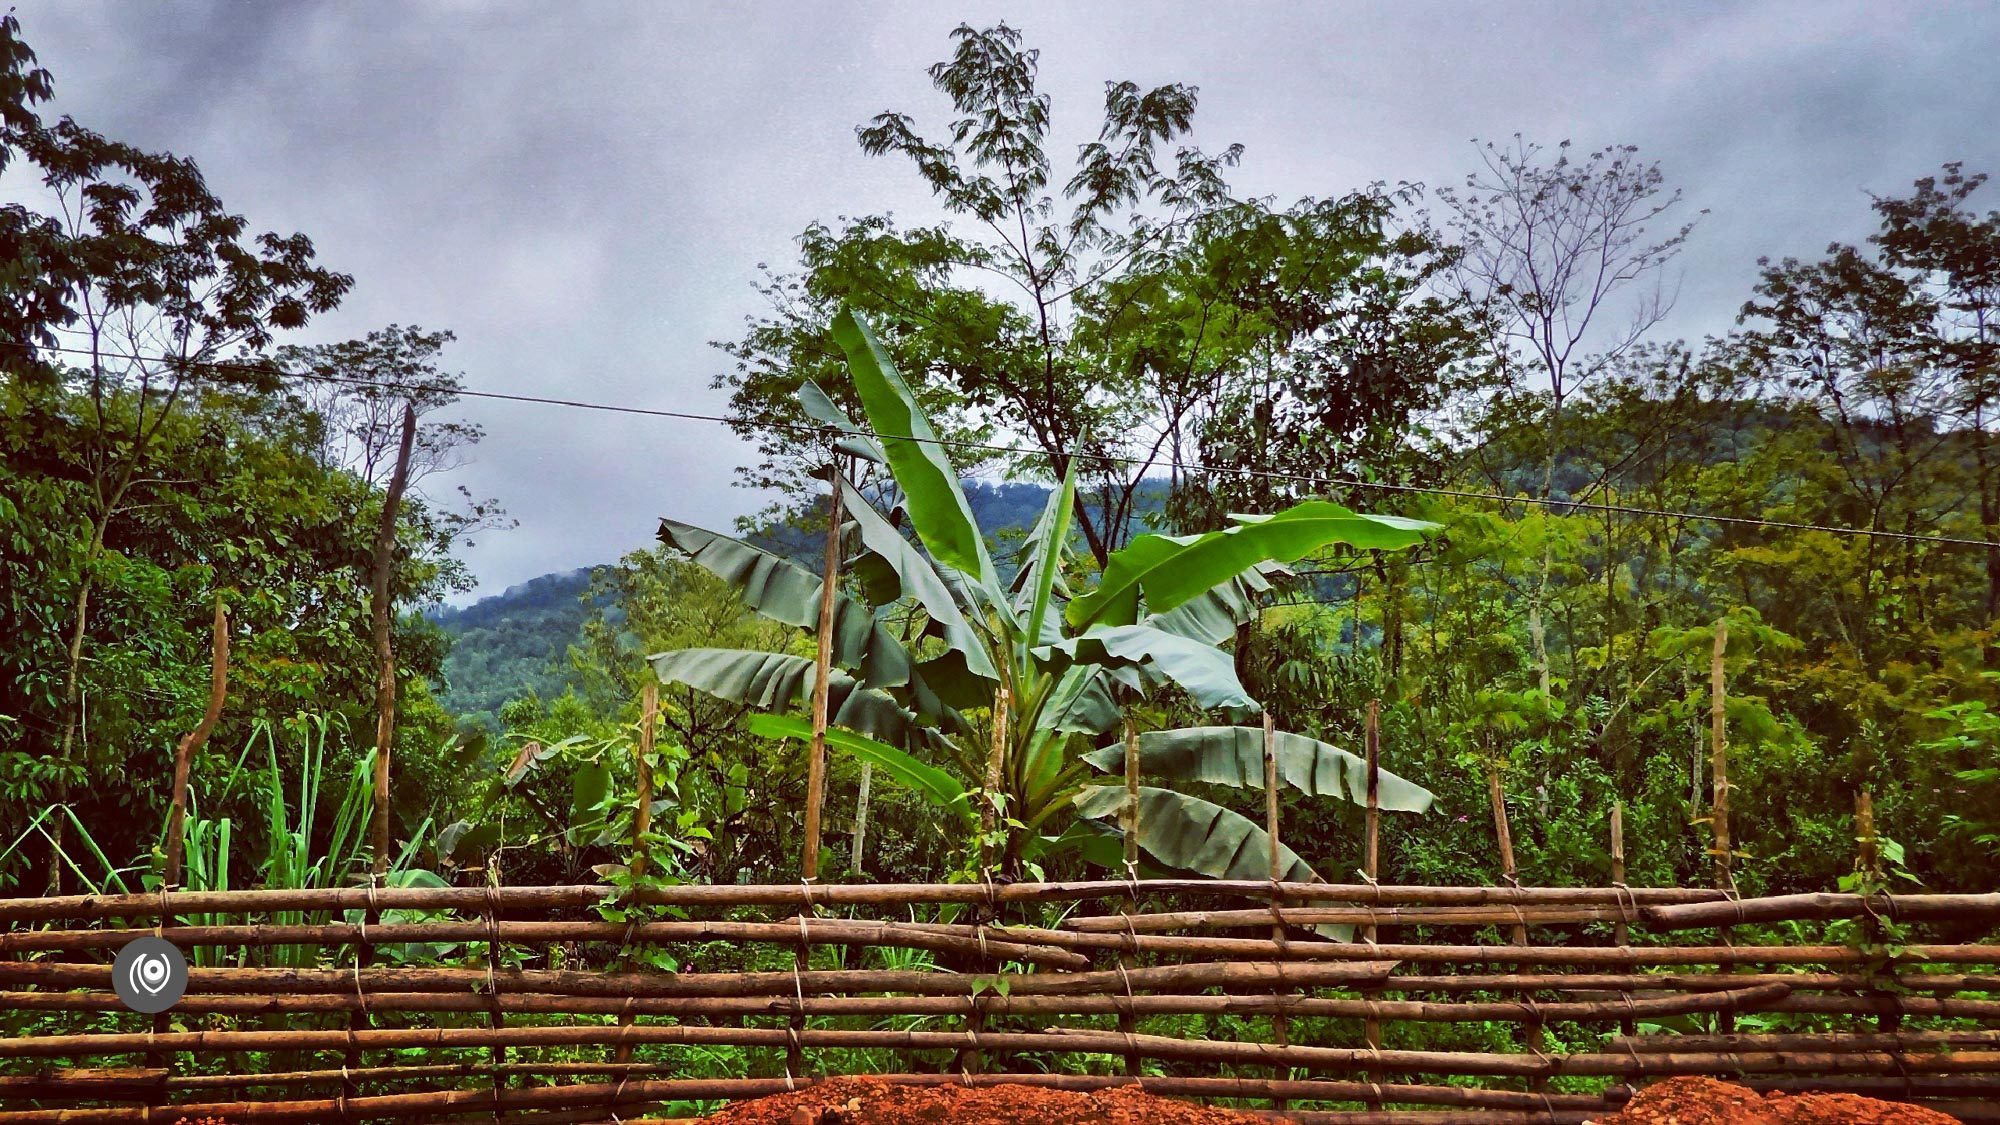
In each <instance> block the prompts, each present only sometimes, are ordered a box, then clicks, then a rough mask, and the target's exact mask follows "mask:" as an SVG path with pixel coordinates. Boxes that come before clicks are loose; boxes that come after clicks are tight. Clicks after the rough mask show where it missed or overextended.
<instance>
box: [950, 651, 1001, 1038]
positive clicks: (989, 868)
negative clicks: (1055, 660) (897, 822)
mask: <svg viewBox="0 0 2000 1125" xmlns="http://www.w3.org/2000/svg"><path fill="white" fill-rule="evenodd" d="M1013 699H1014V693H1013V692H1012V691H1011V690H1010V689H1009V688H1008V687H1007V685H1006V684H1001V685H1000V687H999V689H998V690H996V691H995V692H994V693H993V744H992V748H991V749H990V750H989V751H988V752H987V755H986V779H985V780H986V788H985V791H984V793H983V794H982V797H983V800H981V802H980V810H979V877H980V879H981V881H983V882H984V883H985V884H986V886H987V888H988V891H989V896H988V899H987V901H986V903H985V904H983V905H982V906H980V907H978V908H976V910H975V912H974V914H973V922H974V924H975V925H978V926H989V925H992V924H993V923H994V922H995V921H997V920H998V911H999V900H998V898H997V897H994V896H992V895H991V894H990V891H991V889H992V887H993V867H994V862H995V857H994V854H993V847H992V845H991V844H990V843H989V842H988V841H989V840H990V839H991V838H992V837H993V834H994V831H995V828H996V826H997V825H998V823H999V815H998V814H999V811H1000V809H999V796H998V795H999V793H1000V785H1001V781H1002V779H1003V778H1004V776H1005V770H1006V764H1007V719H1008V717H1009V715H1010V712H1011V708H1012V706H1013ZM979 968H980V971H981V972H985V973H991V972H993V971H994V968H995V962H994V960H993V959H992V958H990V957H980V958H979ZM972 1005H973V1006H972V1011H970V1012H968V1013H966V1016H965V1037H966V1039H967V1040H968V1041H969V1045H968V1046H966V1047H965V1048H963V1049H961V1050H960V1051H959V1052H958V1069H959V1072H960V1073H962V1074H966V1075H972V1074H978V1073H980V1071H982V1070H983V1069H985V1057H984V1052H982V1051H981V1050H980V1048H979V1033H980V1032H981V1031H983V1030H985V1029H986V1009H985V1006H984V1005H983V1004H981V1003H980V1001H979V995H978V994H977V993H975V994H974V995H973V997H972Z"/></svg>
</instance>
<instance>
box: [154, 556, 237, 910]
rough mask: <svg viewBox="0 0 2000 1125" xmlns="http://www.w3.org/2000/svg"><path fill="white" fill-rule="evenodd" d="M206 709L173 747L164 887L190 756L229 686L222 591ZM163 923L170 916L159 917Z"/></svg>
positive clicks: (172, 886)
mask: <svg viewBox="0 0 2000 1125" xmlns="http://www.w3.org/2000/svg"><path fill="white" fill-rule="evenodd" d="M208 652H209V657H208V709H207V710H206V711H204V712H202V716H201V722H200V723H198V724H196V725H195V728H194V729H193V730H191V731H189V732H188V733H187V735H186V737H184V738H182V739H181V744H180V745H179V746H177V747H175V748H174V791H173V792H174V795H173V804H172V806H171V811H169V812H168V813H167V855H166V867H165V870H164V876H165V882H164V883H163V885H164V886H165V887H166V888H167V889H168V890H177V889H179V887H180V885H181V859H182V855H183V853H184V851H185V847H186V840H185V839H184V837H185V836H186V834H187V830H186V828H185V827H184V825H185V823H186V819H187V791H188V770H189V768H190V767H191V766H192V765H193V764H194V756H195V755H196V754H199V753H201V748H202V747H203V746H204V745H206V744H207V742H208V736H209V734H210V733H212V732H213V731H214V730H215V724H216V721H217V720H219V719H220V718H222V700H223V697H224V696H225V695H226V694H227V692H228V690H229V611H228V610H226V609H225V608H223V605H222V595H221V594H217V595H215V629H214V632H213V634H212V635H211V636H210V638H209V647H208ZM160 921H161V923H162V924H167V923H169V922H171V921H172V919H168V918H162V919H160Z"/></svg>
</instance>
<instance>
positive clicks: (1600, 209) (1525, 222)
mask: <svg viewBox="0 0 2000 1125" xmlns="http://www.w3.org/2000/svg"><path fill="white" fill-rule="evenodd" d="M1569 147H1570V143H1569V142H1568V141H1563V142H1562V143H1561V144H1559V145H1557V146H1556V155H1555V159H1554V160H1552V161H1546V162H1544V152H1545V150H1544V149H1543V148H1542V146H1540V145H1535V144H1531V143H1529V142H1528V141H1526V140H1524V139H1522V137H1521V136H1520V135H1519V134H1515V136H1514V140H1513V143H1512V144H1511V145H1509V146H1506V147H1502V146H1500V145H1496V144H1494V143H1493V142H1491V141H1489V142H1487V143H1486V144H1485V145H1483V146H1481V148H1480V157H1481V160H1482V162H1483V163H1484V165H1485V170H1484V172H1483V173H1480V172H1475V173H1473V174H1471V175H1468V176H1467V177H1466V179H1465V185H1464V187H1463V188H1462V189H1453V188H1440V189H1439V190H1438V193H1437V194H1438V198H1439V199H1440V200H1442V201H1443V202H1444V205H1445V209H1446V212H1447V214H1446V216H1445V220H1444V226H1445V230H1446V231H1447V232H1448V235H1449V237H1450V239H1451V240H1453V241H1455V242H1456V243H1457V245H1458V247H1459V254H1458V256H1457V258H1456V259H1455V261H1454V265H1453V270H1452V275H1451V281H1452V285H1453V286H1454V287H1455V289H1456V290H1457V292H1458V293H1459V294H1460V295H1461V296H1462V297H1464V298H1465V299H1466V300H1468V301H1470V302H1473V303H1475V304H1477V305H1479V306H1480V307H1482V308H1485V309H1487V310H1488V313H1489V317H1488V321H1487V323H1488V325H1489V330H1490V332H1491V334H1492V340H1493V351H1494V354H1495V356H1496V357H1498V358H1499V359H1501V360H1502V361H1503V362H1505V361H1506V360H1508V359H1509V358H1511V357H1512V356H1513V355H1515V354H1516V349H1525V350H1526V352H1527V354H1528V357H1529V359H1530V362H1531V363H1532V364H1533V365H1534V373H1535V374H1538V375H1540V376H1541V377H1542V378H1545V379H1546V380H1547V381H1548V392H1547V408H1546V410H1545V412H1544V415H1543V418H1544V420H1543V423H1542V432H1543V438H1544V451H1545V452H1544V458H1543V469H1542V483H1541V489H1540V492H1539V495H1540V496H1541V497H1542V498H1543V499H1545V500H1552V499H1554V498H1555V473H1556V461H1557V457H1558V455H1559V454H1560V451H1561V450H1562V447H1563V438H1562V423H1563V407H1564V405H1565V404H1566V403H1567V401H1568V400H1569V398H1570V396H1571V395H1572V394H1574V393H1575V392H1576V390H1577V389H1578V388H1579V387H1581V386H1583V385H1584V384H1585V383H1586V382H1588V381H1589V379H1590V378H1591V377H1592V376H1593V375H1596V374H1597V373H1599V372H1601V371H1603V370H1604V369H1605V368H1606V367H1607V366H1608V365H1610V364H1611V363H1613V362H1615V361H1616V360H1617V359H1618V358H1619V357H1620V356H1621V355H1623V354H1624V353H1625V352H1626V351H1627V350H1628V349H1629V348H1631V347H1632V346H1633V345H1634V344H1637V343H1638V342H1639V341H1640V339H1641V338H1643V337H1644V335H1645V334H1646V332H1647V331H1648V330H1649V329H1651V328H1652V327H1653V326H1654V325H1656V324H1658V323H1659V322H1660V320H1661V319H1662V318H1664V317H1665V316H1666V315H1667V313H1668V312H1669V311H1670V310H1671V308H1672V306H1673V300H1672V297H1671V296H1670V295H1669V294H1668V293H1667V292H1666V291H1665V289H1664V287H1663V286H1662V284H1661V273H1662V271H1663V270H1664V268H1665V267H1666V265H1667V264H1668V263H1669V262H1671V261H1672V260H1673V259H1674V257H1675V256H1676V255H1678V254H1679V253H1680V251H1681V248H1682V247H1683V246H1684V245H1685V244H1686V242H1687V238H1688V235H1689V234H1690V233H1692V231H1693V230H1694V223H1693V222H1688V223H1683V224H1681V225H1680V226H1679V227H1678V228H1670V230H1669V232H1667V233H1658V232H1653V231H1651V230H1650V228H1651V227H1653V226H1654V225H1655V224H1657V223H1659V222H1661V221H1663V220H1665V219H1666V217H1667V215H1668V213H1669V212H1671V211H1672V210H1674V208H1675V207H1677V206H1678V205H1679V204H1680V200H1681V193H1680V192H1679V191H1678V190H1675V191H1673V192H1671V193H1666V192H1665V186H1664V185H1665V176H1664V175H1663V174H1662V173H1661V172H1660V169H1659V165H1658V164H1656V163H1655V164H1642V163H1640V162H1639V161H1638V160H1637V159H1636V155H1637V153H1638V149H1637V148H1635V147H1633V146H1631V145H1622V146H1614V147H1608V148H1603V149H1599V150H1597V151H1595V152H1592V153H1590V154H1589V155H1588V156H1586V157H1585V158H1584V159H1583V160H1582V161H1581V162H1572V161H1571V160H1570V156H1569ZM1704 213H1705V212H1704ZM1648 282H1650V283H1651V284H1652V288H1651V290H1650V291H1644V290H1642V291H1640V293H1639V294H1638V296H1637V299H1636V301H1634V303H1633V305H1632V308H1631V317H1630V319H1629V321H1628V322H1627V323H1626V324H1625V325H1624V326H1623V327H1612V328H1606V327H1605V326H1604V325H1603V324H1602V323H1601V321H1600V316H1599V314H1600V313H1603V312H1605V311H1607V310H1608V306H1609V304H1610V302H1611V301H1612V299H1613V298H1614V296H1616V295H1618V294H1619V293H1620V292H1621V291H1623V290H1628V289H1630V288H1631V287H1632V286H1634V285H1639V284H1644V283H1648ZM1593 328H1595V329H1596V332H1595V333H1593V331H1592V330H1593ZM1590 349H1594V350H1590ZM1552 564H1553V559H1552V557H1551V556H1549V555H1547V554H1545V555H1544V557H1543V562H1542V573H1541V576H1540V579H1539V581H1538V582H1537V583H1536V586H1535V592H1534V597H1533V598H1532V600H1531V601H1530V602H1529V605H1528V614H1529V619H1528V620H1529V632H1530V634H1531V638H1532V640H1533V643H1534V648H1535V661H1536V664H1537V666H1538V670H1539V677H1540V687H1541V690H1542V692H1543V693H1544V694H1547V693H1548V691H1549V687H1550V683H1549V679H1550V674H1549V658H1548V645H1547V639H1546V636H1545V632H1546V622H1545V621H1544V617H1545V613H1546V602H1547V598H1548V586H1549V575H1548V572H1549V569H1550V567H1551V566H1552Z"/></svg>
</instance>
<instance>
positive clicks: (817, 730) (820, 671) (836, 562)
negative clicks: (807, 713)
mask: <svg viewBox="0 0 2000 1125" xmlns="http://www.w3.org/2000/svg"><path fill="white" fill-rule="evenodd" d="M827 480H828V482H829V483H830V484H831V485H832V492H831V493H830V495H829V498H828V503H827V519H826V569H825V570H824V571H822V573H821V578H820V585H819V655H818V658H817V659H816V660H815V662H814V663H813V690H812V742H811V744H810V746H809V747H808V749H807V752H806V842H805V853H804V855H803V857H802V858H801V861H800V865H799V866H800V870H801V871H802V872H803V875H802V876H801V877H802V878H804V879H805V881H806V882H808V883H810V882H812V881H813V880H814V879H817V878H819V839H820V831H819V820H820V806H821V805H823V804H825V802H826V693H827V689H828V687H829V686H830V683H831V681H832V679H833V608H834V601H835V598H836V597H837V596H838V595H839V592H840V486H841V483H842V477H841V475H840V464H839V462H837V461H830V462H828V464H827Z"/></svg>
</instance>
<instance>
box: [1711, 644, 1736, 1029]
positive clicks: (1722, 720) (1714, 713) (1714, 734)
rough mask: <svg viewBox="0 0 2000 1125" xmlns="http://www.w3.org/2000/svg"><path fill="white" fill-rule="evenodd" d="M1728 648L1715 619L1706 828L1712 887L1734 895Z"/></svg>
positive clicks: (1722, 968) (1729, 967) (1719, 1021)
mask: <svg viewBox="0 0 2000 1125" xmlns="http://www.w3.org/2000/svg"><path fill="white" fill-rule="evenodd" d="M1728 649H1729V621H1728V619H1726V618H1720V617H1718V618H1716V620H1715V649H1714V651H1713V653H1712V654H1711V655H1710V656H1709V661H1708V738H1709V761H1708V772H1709V777H1710V780H1711V781H1712V782H1713V784H1714V786H1715V789H1714V794H1715V795H1714V797H1713V798H1711V800H1710V802H1709V810H1708V826H1709V831H1710V832H1712V833H1713V834H1714V837H1715V844H1714V848H1713V853H1714V857H1715V887H1716V889H1717V890H1720V891H1725V892H1728V893H1729V894H1731V895H1734V894H1735V893H1736V876H1735V875H1734V874H1733V873H1732V872H1731V870H1730V862H1729V860H1730V849H1731V848H1732V846H1733V844H1732V843H1731V841H1730V838H1729V789H1730V786H1729V730H1728V723H1727V721H1726V716H1727V712H1728V706H1729V700H1728V688H1727V686H1726V683H1725V674H1724V667H1723V654H1724V653H1726V652H1727V651H1728ZM1721 941H1722V944H1724V945H1734V944H1735V941H1734V938H1733V935H1732V932H1731V930H1730V927H1728V926H1723V927H1721ZM1735 969H1736V966H1735V965H1734V964H1733V963H1725V964H1721V965H1717V966H1716V971H1717V972H1723V973H1728V972H1734V971H1735ZM1715 1029H1716V1030H1717V1031H1718V1032H1721V1033H1722V1034H1725V1035H1727V1034H1729V1033H1731V1032H1733V1031H1735V1030H1736V1014H1735V1013H1734V1012H1729V1011H1723V1012H1719V1013H1717V1014H1716V1017H1715Z"/></svg>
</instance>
